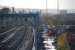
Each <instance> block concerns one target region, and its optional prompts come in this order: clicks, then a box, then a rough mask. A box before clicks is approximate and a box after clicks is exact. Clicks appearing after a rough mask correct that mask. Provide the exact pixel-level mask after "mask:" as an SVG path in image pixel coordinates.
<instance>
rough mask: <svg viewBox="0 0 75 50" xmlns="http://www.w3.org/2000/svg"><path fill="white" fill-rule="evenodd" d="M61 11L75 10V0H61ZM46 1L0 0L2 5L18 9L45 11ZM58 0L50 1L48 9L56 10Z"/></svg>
mask: <svg viewBox="0 0 75 50" xmlns="http://www.w3.org/2000/svg"><path fill="white" fill-rule="evenodd" d="M59 1H60V2H59V7H60V9H75V0H59ZM45 4H46V0H0V5H5V6H11V7H12V6H13V7H16V8H34V9H45V8H46V5H45ZM56 8H57V0H48V9H56Z"/></svg>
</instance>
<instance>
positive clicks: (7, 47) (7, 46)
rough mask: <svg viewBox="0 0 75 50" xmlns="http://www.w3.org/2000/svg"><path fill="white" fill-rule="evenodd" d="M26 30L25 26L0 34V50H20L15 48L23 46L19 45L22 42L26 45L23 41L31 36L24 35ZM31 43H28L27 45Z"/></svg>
mask: <svg viewBox="0 0 75 50" xmlns="http://www.w3.org/2000/svg"><path fill="white" fill-rule="evenodd" d="M26 29H27V28H26V27H25V26H19V27H14V28H12V29H10V30H8V31H6V32H3V33H1V34H0V50H20V49H17V48H19V46H20V45H21V46H22V45H23V44H21V43H23V42H24V43H26V41H25V39H27V38H28V37H27V36H32V35H31V34H30V35H29V33H26V32H27V31H26ZM26 35H27V36H26ZM30 38H32V37H30ZM31 41H32V40H31ZM31 41H29V43H30V42H31ZM24 47H27V46H24ZM30 47H31V46H30Z"/></svg>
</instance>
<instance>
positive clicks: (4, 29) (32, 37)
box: [0, 13, 39, 50]
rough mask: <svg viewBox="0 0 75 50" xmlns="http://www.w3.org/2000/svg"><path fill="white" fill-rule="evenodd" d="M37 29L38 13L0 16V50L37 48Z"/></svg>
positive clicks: (29, 49) (30, 49)
mask: <svg viewBox="0 0 75 50" xmlns="http://www.w3.org/2000/svg"><path fill="white" fill-rule="evenodd" d="M38 27H39V13H27V14H17V13H15V14H9V13H7V14H0V50H32V47H33V46H35V48H37V35H38ZM33 29H34V31H35V32H34V33H33Z"/></svg>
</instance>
